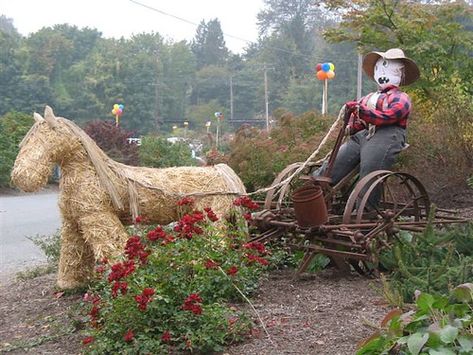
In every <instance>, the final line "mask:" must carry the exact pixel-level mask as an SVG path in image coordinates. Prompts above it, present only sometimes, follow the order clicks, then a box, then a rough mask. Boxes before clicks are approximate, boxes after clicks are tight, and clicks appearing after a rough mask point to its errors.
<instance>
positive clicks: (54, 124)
mask: <svg viewBox="0 0 473 355" xmlns="http://www.w3.org/2000/svg"><path fill="white" fill-rule="evenodd" d="M33 117H34V120H35V124H34V125H33V127H31V129H30V130H29V132H28V133H27V134H26V136H25V137H24V138H23V140H22V141H21V143H20V152H19V153H18V156H17V158H16V161H15V164H14V166H13V170H12V173H11V179H12V182H13V184H14V185H15V186H17V187H18V188H20V189H21V190H23V191H26V192H33V191H37V190H39V189H40V188H42V187H43V186H45V185H46V184H47V182H48V177H49V176H50V175H51V173H52V170H53V167H54V165H55V164H58V163H60V162H61V161H62V160H63V159H64V158H65V157H67V154H68V152H66V151H65V149H68V150H72V149H76V148H78V147H80V141H79V139H77V138H76V139H71V136H70V134H65V129H66V128H65V127H64V125H61V124H60V123H59V121H58V120H57V119H56V117H55V116H54V113H53V111H52V109H51V108H50V107H49V106H46V109H45V112H44V118H43V117H42V116H41V115H40V114H38V113H36V112H35V113H34V115H33Z"/></svg>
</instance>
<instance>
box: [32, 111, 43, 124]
mask: <svg viewBox="0 0 473 355" xmlns="http://www.w3.org/2000/svg"><path fill="white" fill-rule="evenodd" d="M33 118H34V120H35V121H36V122H38V123H41V122H43V121H44V118H43V117H42V116H41V115H40V114H39V113H38V112H35V113H33Z"/></svg>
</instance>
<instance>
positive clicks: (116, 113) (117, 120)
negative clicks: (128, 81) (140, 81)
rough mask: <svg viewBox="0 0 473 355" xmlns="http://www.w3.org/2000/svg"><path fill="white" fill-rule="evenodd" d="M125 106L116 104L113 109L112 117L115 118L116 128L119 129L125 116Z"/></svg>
mask: <svg viewBox="0 0 473 355" xmlns="http://www.w3.org/2000/svg"><path fill="white" fill-rule="evenodd" d="M124 108H125V106H124V105H123V104H114V105H113V109H112V115H114V116H115V126H116V127H118V125H119V124H120V117H121V115H123V109H124Z"/></svg>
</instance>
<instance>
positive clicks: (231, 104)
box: [230, 75, 233, 122]
mask: <svg viewBox="0 0 473 355" xmlns="http://www.w3.org/2000/svg"><path fill="white" fill-rule="evenodd" d="M230 121H232V122H233V76H231V75H230Z"/></svg>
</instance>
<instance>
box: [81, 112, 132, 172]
mask: <svg viewBox="0 0 473 355" xmlns="http://www.w3.org/2000/svg"><path fill="white" fill-rule="evenodd" d="M84 131H85V132H86V133H87V134H88V135H89V136H90V137H91V138H92V139H93V140H94V141H95V143H97V145H98V146H99V147H100V148H101V149H102V150H103V151H104V152H105V153H106V154H107V155H108V156H109V157H110V158H112V159H114V160H116V161H118V162H120V163H123V164H127V165H139V155H138V146H137V145H136V143H128V141H127V139H128V138H132V137H133V136H134V133H133V132H131V131H127V130H125V129H124V128H122V127H120V126H119V127H116V126H115V123H114V122H112V121H99V120H96V121H91V122H89V123H87V124H86V125H85V127H84Z"/></svg>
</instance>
